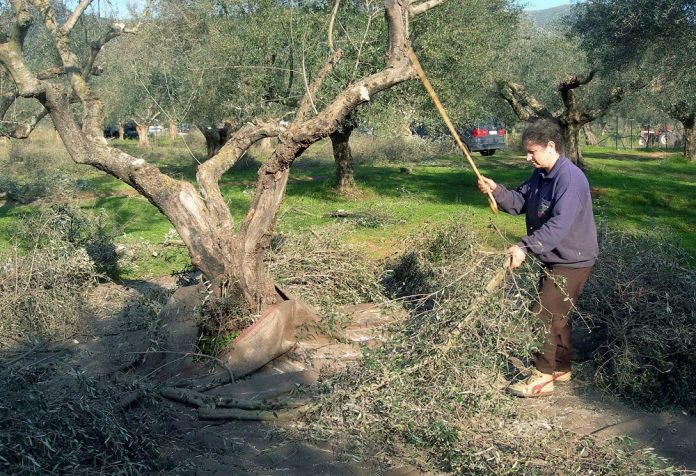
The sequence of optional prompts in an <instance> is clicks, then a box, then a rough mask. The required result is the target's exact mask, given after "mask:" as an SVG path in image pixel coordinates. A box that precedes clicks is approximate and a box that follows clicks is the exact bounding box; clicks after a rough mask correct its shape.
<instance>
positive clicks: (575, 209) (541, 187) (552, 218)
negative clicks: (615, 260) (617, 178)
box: [493, 156, 599, 268]
mask: <svg viewBox="0 0 696 476" xmlns="http://www.w3.org/2000/svg"><path fill="white" fill-rule="evenodd" d="M493 197H495V200H496V201H497V202H498V205H499V206H500V208H502V209H503V210H505V211H506V212H508V213H509V214H511V215H519V214H520V213H526V218H527V220H526V221H527V236H525V237H524V238H522V241H520V242H519V243H518V246H519V247H520V248H522V249H523V250H525V252H527V251H530V252H532V253H533V254H534V255H535V256H536V257H537V258H539V260H540V261H541V262H542V263H544V264H545V265H546V266H549V267H551V266H561V267H564V268H585V267H589V266H592V265H593V264H594V263H595V261H596V260H597V255H598V254H599V250H598V246H597V228H596V227H595V221H594V216H593V215H592V198H591V197H590V185H589V183H588V182H587V178H586V177H585V174H583V173H582V171H581V170H580V169H579V168H578V167H577V166H576V165H575V164H573V163H572V162H571V161H570V160H568V159H567V158H566V157H564V156H561V157H560V158H559V159H558V160H557V161H556V163H555V164H554V166H553V168H552V169H551V171H550V172H548V173H547V172H546V170H544V169H536V170H534V173H533V174H532V176H531V177H530V178H529V180H527V181H526V182H524V183H523V184H522V185H520V186H519V187H517V189H516V190H508V189H506V188H505V187H504V186H502V185H500V184H498V186H497V187H496V189H495V190H494V191H493Z"/></svg>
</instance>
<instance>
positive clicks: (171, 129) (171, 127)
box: [167, 121, 177, 139]
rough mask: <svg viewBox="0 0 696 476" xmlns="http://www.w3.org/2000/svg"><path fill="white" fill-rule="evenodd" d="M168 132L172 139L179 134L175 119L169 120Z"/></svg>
mask: <svg viewBox="0 0 696 476" xmlns="http://www.w3.org/2000/svg"><path fill="white" fill-rule="evenodd" d="M167 132H168V134H169V138H170V139H176V137H177V134H176V132H177V131H176V123H175V122H174V121H169V124H167Z"/></svg>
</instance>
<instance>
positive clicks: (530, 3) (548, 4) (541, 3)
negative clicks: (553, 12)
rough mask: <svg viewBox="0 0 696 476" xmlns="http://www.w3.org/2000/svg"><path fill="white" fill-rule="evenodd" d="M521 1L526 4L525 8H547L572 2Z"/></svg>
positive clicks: (552, 0)
mask: <svg viewBox="0 0 696 476" xmlns="http://www.w3.org/2000/svg"><path fill="white" fill-rule="evenodd" d="M520 3H521V4H522V5H525V7H524V9H525V10H544V9H546V8H553V7H559V6H561V5H569V4H570V3H571V2H570V1H569V0H526V1H525V0H522V1H521V2H520Z"/></svg>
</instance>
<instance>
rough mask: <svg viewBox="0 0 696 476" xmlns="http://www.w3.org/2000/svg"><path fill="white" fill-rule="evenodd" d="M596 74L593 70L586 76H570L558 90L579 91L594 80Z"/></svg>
mask: <svg viewBox="0 0 696 476" xmlns="http://www.w3.org/2000/svg"><path fill="white" fill-rule="evenodd" d="M595 73H596V72H595V71H594V70H592V71H590V72H589V73H587V74H586V75H584V76H580V75H577V74H576V75H570V74H569V75H567V76H566V77H565V78H564V79H563V82H561V84H560V85H559V86H558V89H559V91H562V90H564V89H577V88H579V87H580V86H584V85H585V84H588V83H589V82H590V81H592V80H593V79H594V76H595Z"/></svg>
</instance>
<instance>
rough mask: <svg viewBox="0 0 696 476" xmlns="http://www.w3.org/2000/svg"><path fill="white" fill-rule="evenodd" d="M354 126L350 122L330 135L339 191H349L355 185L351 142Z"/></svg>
mask: <svg viewBox="0 0 696 476" xmlns="http://www.w3.org/2000/svg"><path fill="white" fill-rule="evenodd" d="M353 128H354V126H353V124H352V123H350V122H348V123H346V124H345V125H342V126H341V127H339V128H338V129H337V130H336V131H335V132H333V133H332V134H331V135H330V136H329V137H331V146H332V148H333V156H334V161H335V162H336V187H337V189H338V191H339V192H347V191H349V190H351V189H353V188H354V187H355V176H354V173H353V154H352V153H351V151H350V144H349V140H350V136H351V134H352V133H353Z"/></svg>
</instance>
